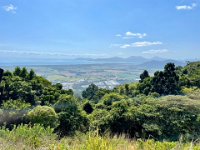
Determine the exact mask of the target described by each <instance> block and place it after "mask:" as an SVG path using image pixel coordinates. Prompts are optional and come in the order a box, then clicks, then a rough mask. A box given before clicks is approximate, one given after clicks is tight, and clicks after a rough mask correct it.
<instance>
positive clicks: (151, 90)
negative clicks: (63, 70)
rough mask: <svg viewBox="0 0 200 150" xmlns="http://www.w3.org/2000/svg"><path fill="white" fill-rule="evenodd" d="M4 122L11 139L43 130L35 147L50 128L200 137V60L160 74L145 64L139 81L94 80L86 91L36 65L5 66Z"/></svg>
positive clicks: (1, 85)
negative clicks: (111, 83)
mask: <svg viewBox="0 0 200 150" xmlns="http://www.w3.org/2000/svg"><path fill="white" fill-rule="evenodd" d="M38 124H39V125H38ZM0 126H1V129H0V140H1V139H4V142H5V143H7V142H9V141H10V140H11V141H12V140H13V142H17V140H16V139H17V138H19V137H20V138H21V136H20V134H19V133H16V132H22V131H23V133H21V134H22V135H23V134H25V135H24V136H30V135H31V133H29V131H26V130H27V128H29V129H30V132H32V131H31V129H32V130H33V132H36V130H37V129H38V130H41V133H35V137H34V138H35V139H34V140H36V144H35V143H32V142H33V141H34V140H32V142H31V146H33V147H35V148H37V147H39V146H40V145H42V139H41V137H42V136H46V135H48V134H47V132H48V133H49V134H53V135H54V136H56V137H57V138H58V139H61V138H63V137H69V136H73V137H74V136H75V137H76V136H77V135H79V136H80V137H81V136H82V135H84V134H88V133H89V134H90V133H96V132H98V137H99V136H105V135H107V136H109V137H110V138H113V137H115V136H121V135H124V136H125V137H126V138H130V139H136V140H138V139H142V140H145V139H153V140H155V141H163V140H167V141H178V140H179V139H180V138H181V139H182V140H183V141H186V142H187V141H192V140H193V141H195V140H197V139H199V138H200V128H199V126H200V62H191V63H190V62H189V63H188V64H187V65H186V66H185V67H179V66H175V65H174V64H173V63H168V64H166V65H165V67H164V69H163V71H157V72H155V73H154V76H150V75H149V73H148V71H147V70H144V72H142V73H141V75H140V81H139V82H138V83H130V84H125V85H121V86H118V87H115V88H114V89H113V90H107V89H102V88H99V87H98V86H96V85H94V84H91V85H90V86H89V87H88V88H87V89H86V90H85V91H83V92H82V97H75V96H74V95H73V91H72V90H64V89H62V85H61V84H59V83H57V84H55V85H53V84H52V83H51V82H49V81H48V80H46V79H44V78H43V77H41V76H37V75H36V73H35V72H34V71H33V70H30V71H28V70H27V69H26V68H20V67H16V68H15V70H14V71H13V72H10V71H6V70H3V69H0ZM7 129H8V130H7ZM9 130H10V131H9ZM18 130H19V131H18ZM50 130H51V131H50ZM43 133H44V134H43ZM8 134H9V135H12V134H13V135H12V136H13V137H11V136H10V137H9V136H8ZM18 134H19V135H18ZM29 134H30V135H29ZM36 134H37V135H36ZM16 135H18V136H19V137H17V138H16ZM41 135H42V136H41ZM48 136H49V135H48ZM31 137H32V136H31ZM15 138H16V139H15ZM20 138H19V139H20ZM23 138H24V137H23ZM23 138H22V139H23ZM32 138H33V137H32ZM44 138H45V137H44ZM94 138H95V137H94ZM22 139H21V141H20V142H23V140H22ZM102 140H103V139H102ZM37 142H38V143H37ZM54 142H55V141H54ZM29 144H30V143H29ZM0 145H1V143H0ZM48 146H49V145H48ZM48 146H47V147H48ZM63 149H65V148H63Z"/></svg>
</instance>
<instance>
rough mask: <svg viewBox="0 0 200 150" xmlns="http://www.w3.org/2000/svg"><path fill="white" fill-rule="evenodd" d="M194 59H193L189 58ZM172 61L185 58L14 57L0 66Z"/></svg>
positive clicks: (149, 64) (178, 62)
mask: <svg viewBox="0 0 200 150" xmlns="http://www.w3.org/2000/svg"><path fill="white" fill-rule="evenodd" d="M191 61H194V60H191ZM168 62H173V63H175V64H176V66H184V65H185V64H186V60H185V61H184V60H183V61H181V60H173V59H165V58H160V57H153V58H144V57H142V56H131V57H127V58H122V57H111V58H75V59H72V58H71V59H59V58H57V59H51V58H50V59H48V58H45V59H43V58H37V59H29V58H27V59H26V58H25V59H16V60H12V61H11V60H6V59H0V66H34V65H38V66H39V65H82V64H109V63H113V64H115V63H124V64H127V63H129V64H132V65H135V66H140V67H142V68H150V67H151V68H155V69H157V68H158V69H160V68H163V66H164V65H165V64H166V63H168Z"/></svg>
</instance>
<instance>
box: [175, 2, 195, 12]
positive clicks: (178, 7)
mask: <svg viewBox="0 0 200 150" xmlns="http://www.w3.org/2000/svg"><path fill="white" fill-rule="evenodd" d="M196 6H197V4H196V3H192V4H191V5H180V6H176V9H177V10H192V9H194V8H195V7H196Z"/></svg>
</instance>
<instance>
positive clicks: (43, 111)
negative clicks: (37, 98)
mask: <svg viewBox="0 0 200 150" xmlns="http://www.w3.org/2000/svg"><path fill="white" fill-rule="evenodd" d="M27 117H28V119H29V121H30V122H31V123H33V124H34V123H38V124H41V125H43V126H44V127H48V126H50V127H52V128H55V127H57V125H58V115H57V114H56V112H55V111H54V109H53V108H52V107H48V106H37V107H35V108H34V109H33V110H31V111H30V112H29V113H28V114H27Z"/></svg>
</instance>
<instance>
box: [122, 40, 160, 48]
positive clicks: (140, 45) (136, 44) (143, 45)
mask: <svg viewBox="0 0 200 150" xmlns="http://www.w3.org/2000/svg"><path fill="white" fill-rule="evenodd" d="M161 44H162V42H159V41H156V42H148V41H144V42H135V43H131V44H123V45H120V48H130V47H147V46H153V45H161Z"/></svg>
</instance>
